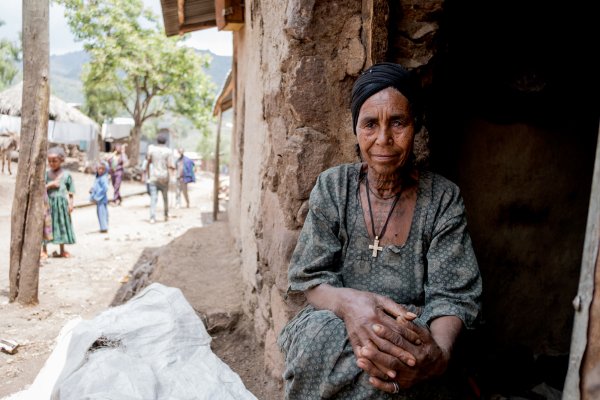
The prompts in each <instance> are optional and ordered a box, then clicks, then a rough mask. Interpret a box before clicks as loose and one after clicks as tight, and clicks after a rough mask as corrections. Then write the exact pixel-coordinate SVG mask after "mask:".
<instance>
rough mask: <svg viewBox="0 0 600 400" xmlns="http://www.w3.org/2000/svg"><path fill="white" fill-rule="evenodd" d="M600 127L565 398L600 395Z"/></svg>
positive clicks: (575, 300)
mask: <svg viewBox="0 0 600 400" xmlns="http://www.w3.org/2000/svg"><path fill="white" fill-rule="evenodd" d="M599 252H600V131H599V134H598V142H597V144H596V161H595V166H594V173H593V175H592V192H591V195H590V205H589V210H588V220H587V227H586V231H585V241H584V245H583V257H582V259H581V273H580V277H579V288H578V290H577V295H576V296H575V299H574V300H573V306H574V308H575V319H574V323H573V334H572V336H571V351H570V354H569V370H568V372H567V378H566V380H565V386H564V388H563V397H562V398H563V399H565V400H579V399H584V400H591V399H597V398H599V397H598V396H600V290H594V288H596V289H600V257H599Z"/></svg>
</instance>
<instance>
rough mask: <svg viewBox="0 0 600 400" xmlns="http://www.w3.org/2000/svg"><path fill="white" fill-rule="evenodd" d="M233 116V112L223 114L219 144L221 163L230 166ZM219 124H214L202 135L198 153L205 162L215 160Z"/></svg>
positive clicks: (199, 140) (197, 147)
mask: <svg viewBox="0 0 600 400" xmlns="http://www.w3.org/2000/svg"><path fill="white" fill-rule="evenodd" d="M232 120H233V115H232V113H231V111H229V112H225V113H223V122H222V125H221V141H220V142H219V153H220V157H219V161H220V164H221V165H224V164H229V162H230V158H231V133H232V132H231V131H232V129H231V127H229V125H231V123H232ZM216 136H217V123H216V122H215V123H212V124H211V126H210V130H209V131H208V132H204V133H203V134H202V135H200V137H199V139H198V144H197V146H196V151H197V152H198V154H200V156H201V157H202V159H203V160H213V159H214V158H215V147H216V146H215V145H216V139H217V137H216Z"/></svg>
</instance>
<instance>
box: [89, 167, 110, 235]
mask: <svg viewBox="0 0 600 400" xmlns="http://www.w3.org/2000/svg"><path fill="white" fill-rule="evenodd" d="M90 201H93V202H94V203H96V210H97V212H98V222H99V223H100V232H101V233H106V232H108V163H107V162H106V161H101V162H100V163H99V164H98V167H97V170H96V179H95V180H94V186H92V188H91V189H90Z"/></svg>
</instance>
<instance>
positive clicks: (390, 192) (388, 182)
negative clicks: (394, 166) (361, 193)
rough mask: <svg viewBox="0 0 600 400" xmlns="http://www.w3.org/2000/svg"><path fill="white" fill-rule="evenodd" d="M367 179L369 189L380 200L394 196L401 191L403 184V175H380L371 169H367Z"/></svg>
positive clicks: (397, 172)
mask: <svg viewBox="0 0 600 400" xmlns="http://www.w3.org/2000/svg"><path fill="white" fill-rule="evenodd" d="M367 179H368V181H369V189H370V190H371V191H372V192H373V193H374V194H375V195H377V196H379V197H380V198H388V197H390V196H394V195H396V194H397V193H398V192H400V191H401V190H402V185H403V184H404V182H403V181H404V180H403V175H402V173H401V172H400V171H396V172H394V173H392V174H380V173H378V172H377V171H374V170H373V169H371V168H367Z"/></svg>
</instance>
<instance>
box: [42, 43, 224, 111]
mask: <svg viewBox="0 0 600 400" xmlns="http://www.w3.org/2000/svg"><path fill="white" fill-rule="evenodd" d="M198 52H199V53H201V54H208V55H209V56H210V57H211V59H212V61H211V63H210V67H209V68H208V69H207V70H206V73H207V74H208V75H209V76H210V77H211V78H212V81H213V82H214V83H215V90H216V91H218V90H219V89H220V88H221V85H222V84H223V81H224V80H225V77H226V76H227V72H228V71H229V69H230V68H231V56H219V55H216V54H214V53H212V52H210V51H208V50H198ZM89 59H90V57H89V56H88V54H87V53H86V52H85V51H76V52H72V53H67V54H62V55H54V56H50V89H51V91H52V94H53V95H55V96H57V97H59V98H61V99H62V100H64V101H66V102H68V103H78V104H83V102H84V101H85V99H84V96H83V84H82V83H81V78H80V77H81V70H82V68H83V65H84V64H85V63H86V62H88V61H89Z"/></svg>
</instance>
